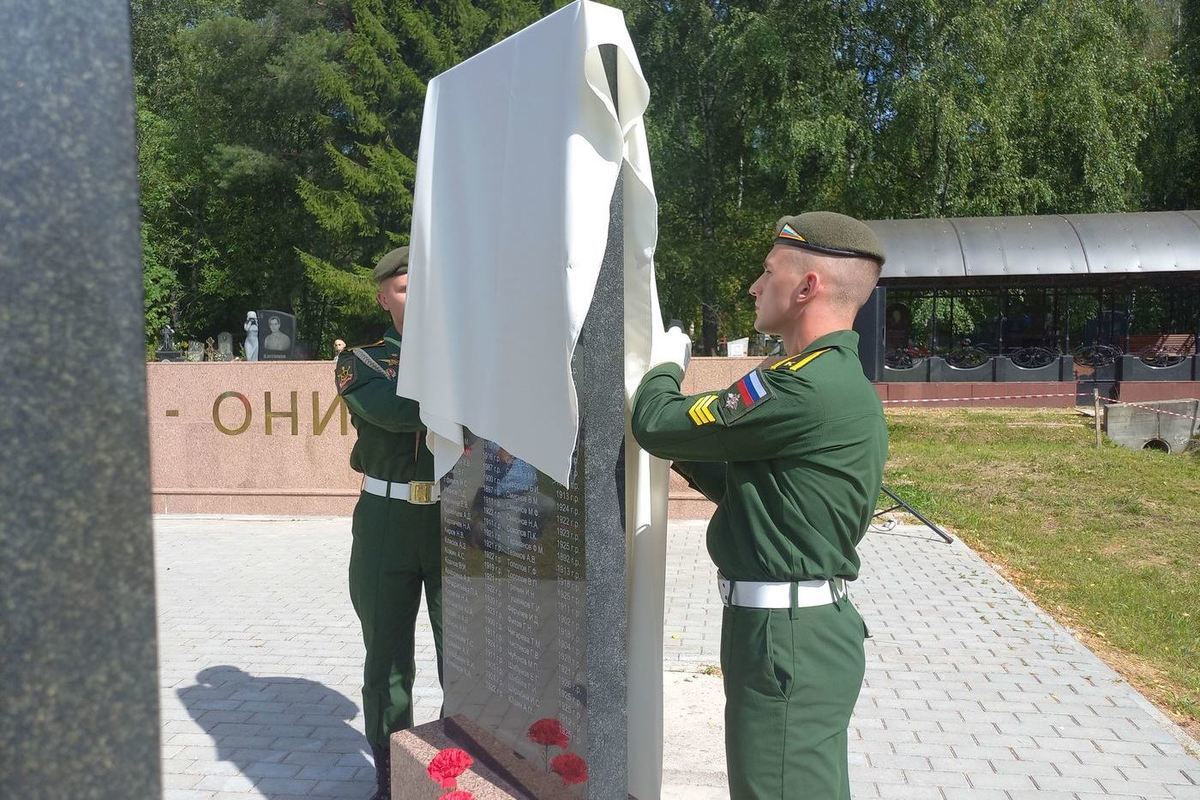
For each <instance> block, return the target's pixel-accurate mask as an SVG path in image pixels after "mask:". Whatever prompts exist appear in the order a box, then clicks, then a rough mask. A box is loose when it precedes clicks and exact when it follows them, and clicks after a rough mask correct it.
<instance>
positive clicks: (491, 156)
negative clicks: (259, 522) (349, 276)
mask: <svg viewBox="0 0 1200 800" xmlns="http://www.w3.org/2000/svg"><path fill="white" fill-rule="evenodd" d="M603 44H613V45H616V48H617V59H616V71H617V94H618V96H617V101H618V102H617V103H616V104H615V106H616V107H615V108H614V103H613V98H612V96H611V92H610V89H609V84H608V80H607V78H606V76H605V71H604V66H603V64H602V62H601V57H600V51H599V46H600V45H603ZM648 101H649V89H648V87H647V85H646V81H645V79H644V78H643V76H642V72H641V67H640V66H639V64H638V60H637V55H636V54H635V52H634V49H633V45H632V42H631V41H630V39H629V33H628V31H627V30H626V28H625V21H624V17H623V15H622V14H621V12H620V11H618V10H617V9H614V8H610V7H607V6H603V5H600V4H598V3H595V2H591V1H590V0H577V2H575V3H572V4H571V5H568V6H566V7H564V8H562V9H560V10H559V11H557V12H556V13H554V14H551V15H550V16H548V17H546V18H544V19H542V20H540V21H539V22H537V23H535V24H533V25H531V26H530V27H528V28H526V29H525V30H523V31H521V32H519V33H517V34H515V35H514V36H511V37H509V38H508V39H506V40H504V41H503V42H501V43H499V44H497V45H495V46H494V47H492V48H490V49H488V50H486V51H484V52H482V53H480V54H479V55H477V56H475V57H473V58H471V59H469V60H467V61H465V62H463V63H462V64H459V65H458V66H456V67H454V68H453V69H451V70H449V71H447V72H445V73H443V74H442V75H439V76H438V77H436V78H434V79H433V80H432V81H431V82H430V83H429V87H428V91H427V94H426V98H425V116H424V120H423V122H422V128H421V144H420V152H419V158H418V162H417V180H416V192H415V203H414V208H413V227H412V239H411V246H410V251H409V255H410V263H409V285H408V306H407V310H406V316H405V324H404V331H403V333H404V336H403V345H402V350H401V358H400V372H399V379H398V382H397V392H398V394H400V395H402V396H404V397H410V398H413V399H416V400H418V401H420V403H421V417H422V420H423V421H424V422H425V424H426V426H427V427H428V429H429V444H430V448H431V449H432V450H433V453H434V458H435V472H436V476H437V477H438V478H440V477H441V476H443V475H445V474H446V473H447V472H448V471H449V470H450V469H451V468H452V467H453V466H454V464H455V462H457V460H458V458H459V456H460V455H461V453H462V427H463V426H467V427H469V428H470V429H471V430H472V431H473V432H475V433H476V434H478V435H480V436H483V437H485V438H487V439H490V440H492V441H494V442H496V443H497V444H499V445H500V446H502V447H504V449H506V450H508V451H509V452H510V453H512V454H513V455H515V456H517V457H519V458H521V459H523V460H525V461H527V462H529V463H530V464H532V465H534V466H535V467H537V468H538V469H539V470H541V471H542V472H544V473H546V474H548V475H550V476H551V477H553V478H554V479H555V480H557V481H559V482H560V483H562V484H566V483H567V482H568V479H569V474H570V465H571V454H572V452H573V450H574V446H575V438H576V434H577V431H578V423H579V419H578V407H577V401H576V394H575V386H574V383H573V381H572V379H571V355H572V353H573V352H574V349H575V345H576V342H577V341H578V338H579V331H580V329H581V327H582V326H583V321H584V317H585V316H586V314H587V310H588V307H589V306H590V304H591V299H592V294H593V292H594V290H595V285H596V279H597V276H598V275H599V271H600V264H601V260H602V258H603V255H604V251H605V247H606V241H607V238H608V227H609V216H610V214H609V205H610V202H611V199H612V193H613V189H614V187H615V186H616V181H617V176H618V173H619V172H620V170H621V169H622V167H624V170H625V173H624V174H625V180H624V183H623V186H624V191H623V201H624V226H625V228H624V231H625V236H624V252H625V354H626V355H625V359H626V363H625V383H626V396H627V400H628V399H629V398H630V397H631V396H632V393H633V391H634V389H636V387H637V384H638V381H639V380H640V379H641V377H642V375H643V374H645V372H646V369H647V365H648V363H649V360H650V352H651V343H652V339H653V338H655V337H658V336H661V335H662V333H663V330H662V316H661V312H660V310H659V306H658V293H657V290H656V288H655V284H654V264H653V258H654V245H655V241H656V239H657V236H658V220H657V203H656V201H655V197H654V184H653V179H652V177H651V172H650V158H649V151H648V149H647V146H646V134H645V129H644V127H643V123H642V114H643V112H644V111H645V109H646V105H647V103H648ZM626 435H627V446H626V460H627V465H626V466H627V469H626V475H627V486H626V503H627V509H626V510H627V513H626V519H627V521H628V529H627V531H626V535H627V537H629V554H630V561H629V586H628V593H629V595H628V596H629V608H630V613H629V637H630V644H629V680H628V711H629V713H628V730H629V750H628V758H629V791H630V794H631V795H633V796H634V797H635V798H637V800H658V798H659V796H660V794H661V782H662V621H663V594H664V589H665V562H666V518H667V506H666V503H667V468H666V464H665V463H664V462H662V461H659V460H657V459H654V458H651V457H650V456H648V455H647V454H646V453H644V452H642V451H641V450H640V449H639V448H638V447H637V445H636V443H634V441H633V439H632V437H630V436H629V435H628V430H627V431H626Z"/></svg>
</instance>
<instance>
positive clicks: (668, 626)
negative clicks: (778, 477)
mask: <svg viewBox="0 0 1200 800" xmlns="http://www.w3.org/2000/svg"><path fill="white" fill-rule="evenodd" d="M705 525H706V523H705V521H702V520H700V521H672V523H671V526H670V530H669V539H668V542H669V543H668V565H667V600H666V618H665V620H664V639H665V645H664V654H663V661H664V664H663V667H664V670H665V683H664V687H665V688H664V698H665V709H666V710H665V720H666V722H665V737H664V753H665V755H664V790H663V797H664V799H665V800H709V799H710V798H712V799H713V800H715V799H716V798H724V797H727V796H728V794H727V790H726V789H725V785H724V781H725V771H724V741H723V736H724V735H723V727H722V709H723V704H724V698H723V696H722V691H721V681H720V678H719V677H718V676H716V675H711V674H701V673H702V671H705V670H708V669H709V668H710V667H711V666H712V665H715V664H717V662H718V661H719V651H720V619H721V607H720V601H719V599H718V598H717V594H716V588H715V581H714V579H713V571H712V566H711V564H710V563H709V560H708V556H707V554H706V553H705V551H704V537H703V532H704V528H705ZM155 534H156V535H155V541H156V564H157V575H158V596H159V608H158V612H159V647H160V656H159V658H160V666H161V697H162V703H163V757H164V761H163V768H164V773H165V775H164V779H165V780H164V785H165V789H164V797H165V798H168V799H169V800H185V799H190V798H197V799H198V800H216V798H265V799H266V800H289V799H290V798H293V797H337V798H345V799H346V800H353V799H355V798H366V797H368V796H369V795H370V793H371V790H372V780H371V775H372V771H371V762H370V753H369V749H368V748H367V746H366V742H365V740H364V739H363V738H362V716H361V711H360V708H359V686H360V670H361V668H360V662H359V659H360V658H361V656H362V645H361V642H360V639H359V631H358V623H357V620H356V618H355V617H354V612H353V609H352V608H351V607H350V602H349V599H348V597H347V595H346V570H347V565H348V562H349V550H350V522H349V520H348V519H346V518H319V519H312V518H309V519H296V520H291V519H267V518H253V517H242V518H220V517H205V518H196V517H159V518H157V519H156V521H155ZM861 554H862V560H863V573H862V577H861V579H860V580H859V581H858V582H857V583H856V584H855V585H854V586H853V588H852V590H851V594H852V597H853V599H854V602H855V603H856V604H857V605H858V606H859V608H860V609H861V611H862V613H863V616H864V617H865V618H866V620H867V623H868V625H869V626H870V628H871V633H872V639H871V640H870V641H868V643H867V678H866V682H865V684H864V687H863V693H862V696H861V697H860V699H859V703H858V706H857V708H856V711H855V716H854V719H853V721H852V723H851V754H850V757H851V765H852V767H851V769H852V780H853V786H854V796H855V798H886V800H897V799H898V798H905V797H914V798H921V800H952V798H971V799H972V800H990V798H998V800H1020V799H1021V798H1026V797H1034V796H1036V797H1038V798H1045V800H1054V798H1058V797H1064V798H1070V800H1085V798H1098V797H1109V798H1138V797H1140V798H1157V797H1164V798H1171V799H1172V800H1181V799H1183V800H1200V746H1198V745H1197V744H1196V743H1195V741H1193V740H1191V739H1189V738H1188V737H1187V736H1186V734H1184V733H1183V731H1182V730H1180V729H1179V728H1178V727H1176V726H1174V725H1173V724H1171V722H1170V721H1169V720H1167V719H1166V718H1165V717H1164V716H1163V715H1162V714H1161V713H1159V712H1158V711H1157V710H1156V709H1155V708H1154V707H1153V706H1152V705H1151V704H1150V703H1149V702H1147V701H1146V700H1145V699H1144V698H1142V697H1141V696H1140V695H1139V694H1138V693H1137V692H1136V691H1134V690H1133V688H1132V687H1131V686H1129V684H1128V683H1126V682H1125V681H1124V680H1123V679H1121V678H1120V676H1118V675H1117V674H1116V673H1115V672H1113V671H1112V670H1111V669H1110V668H1108V667H1107V666H1106V665H1105V664H1103V662H1101V661H1100V660H1099V659H1098V658H1096V656H1095V655H1093V654H1092V653H1091V652H1090V651H1088V650H1087V649H1086V648H1085V647H1084V646H1083V645H1082V644H1081V643H1080V642H1079V641H1078V640H1076V639H1075V638H1074V637H1073V636H1072V635H1071V634H1070V633H1069V632H1068V631H1067V630H1065V629H1064V628H1063V627H1062V626H1060V625H1058V624H1057V623H1056V622H1054V621H1053V620H1052V619H1050V617H1049V616H1047V615H1046V614H1044V613H1043V612H1042V611H1040V610H1039V609H1038V608H1037V607H1036V606H1034V605H1033V604H1032V603H1031V602H1030V601H1029V600H1028V599H1027V598H1025V597H1024V596H1023V595H1021V594H1020V593H1019V592H1018V591H1017V590H1016V589H1014V588H1013V587H1012V586H1011V585H1009V584H1008V583H1007V582H1005V581H1004V580H1003V579H1002V578H1001V577H1000V576H999V575H998V574H997V573H996V572H995V571H994V570H993V569H992V568H991V567H990V566H988V565H987V564H986V563H985V562H984V561H982V559H980V558H979V557H978V556H977V555H975V554H974V553H973V552H972V551H971V550H970V549H968V548H967V547H965V546H964V545H962V544H960V543H956V544H953V545H944V544H941V543H940V542H939V541H938V540H937V539H936V538H935V537H933V536H932V535H931V534H929V533H928V532H927V531H924V530H922V529H921V528H918V527H903V526H902V527H899V528H897V529H895V530H893V531H891V532H889V533H872V534H870V535H869V536H868V537H867V539H866V540H865V541H864V542H863V545H862V547H861ZM417 637H418V638H417V642H418V653H417V658H418V665H419V668H420V670H421V671H422V675H423V676H426V677H427V678H428V679H424V678H422V679H419V680H418V687H419V688H418V691H417V692H416V693H415V694H416V709H415V710H416V717H417V721H418V722H423V721H427V720H430V719H433V717H434V716H435V715H436V713H437V710H438V708H439V707H440V705H441V692H440V690H439V689H438V687H437V685H436V682H435V681H434V680H433V679H432V677H431V676H432V675H433V674H434V671H433V658H434V656H433V638H432V634H431V633H430V630H429V627H428V623H427V621H426V618H425V615H424V612H422V614H421V616H420V617H419V626H418V633H417Z"/></svg>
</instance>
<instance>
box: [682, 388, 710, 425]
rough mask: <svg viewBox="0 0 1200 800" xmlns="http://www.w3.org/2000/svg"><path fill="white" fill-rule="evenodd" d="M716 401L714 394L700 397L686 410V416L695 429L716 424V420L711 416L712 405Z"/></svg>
mask: <svg viewBox="0 0 1200 800" xmlns="http://www.w3.org/2000/svg"><path fill="white" fill-rule="evenodd" d="M716 400H717V396H716V395H715V394H706V395H701V396H700V397H698V398H697V399H696V402H694V403H692V407H691V408H689V409H688V416H689V417H691V418H692V424H693V425H696V426H697V427H699V426H701V425H708V424H710V423H713V422H716V421H717V418H716V417H715V416H713V412H712V404H713V403H715V402H716Z"/></svg>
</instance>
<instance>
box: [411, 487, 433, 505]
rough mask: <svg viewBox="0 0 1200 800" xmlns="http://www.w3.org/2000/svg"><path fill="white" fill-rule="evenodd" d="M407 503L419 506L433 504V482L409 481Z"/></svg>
mask: <svg viewBox="0 0 1200 800" xmlns="http://www.w3.org/2000/svg"><path fill="white" fill-rule="evenodd" d="M408 502H410V503H415V504H417V505H419V506H427V505H432V504H433V481H409V482H408Z"/></svg>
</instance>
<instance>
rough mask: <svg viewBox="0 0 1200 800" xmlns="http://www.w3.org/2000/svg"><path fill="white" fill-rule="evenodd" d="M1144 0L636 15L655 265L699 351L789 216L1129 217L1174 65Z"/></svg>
mask: <svg viewBox="0 0 1200 800" xmlns="http://www.w3.org/2000/svg"><path fill="white" fill-rule="evenodd" d="M1147 13H1148V12H1147V7H1146V6H1145V5H1144V3H1143V2H1142V0H1046V2H1040V3H1029V2H1024V0H999V2H987V1H986V0H892V1H891V2H887V3H883V2H868V3H850V2H834V3H829V2H824V1H821V2H818V1H817V0H800V2H786V3H785V2H782V0H672V2H670V3H667V2H654V3H633V4H630V6H629V11H628V15H629V17H630V18H631V20H632V22H633V27H634V34H635V41H637V42H638V43H639V46H640V47H641V51H642V63H643V66H644V67H645V70H646V74H647V79H648V80H649V82H650V85H651V91H652V93H653V98H652V100H651V106H650V111H649V126H650V129H651V142H652V156H653V157H654V159H655V176H656V182H657V185H658V189H659V197H660V203H661V224H660V230H661V234H660V245H659V259H658V261H659V269H660V286H662V287H664V292H663V293H664V304H665V305H667V307H668V309H669V313H673V314H674V315H677V316H679V317H680V318H683V319H690V320H693V321H695V322H697V323H699V324H700V328H701V332H702V336H701V341H702V343H703V349H705V350H706V351H710V352H711V350H712V348H713V347H714V346H715V343H716V338H717V336H718V335H719V334H726V335H729V336H741V335H745V333H747V332H748V331H749V320H750V316H751V314H750V303H749V301H748V299H747V298H745V296H744V290H745V286H746V285H747V283H748V281H749V279H750V278H751V277H752V275H753V272H754V270H755V268H756V262H757V261H758V259H759V258H761V253H762V252H763V249H764V247H765V244H766V242H767V238H766V237H767V235H768V230H767V229H768V227H769V225H770V223H772V222H773V221H774V220H775V219H777V218H778V217H779V216H781V215H782V214H784V213H795V212H797V211H799V210H802V209H808V208H826V209H831V210H837V211H844V212H847V213H852V214H856V215H858V216H863V217H867V218H887V217H917V216H955V215H970V214H1020V213H1055V212H1070V211H1076V212H1083V211H1117V210H1124V209H1128V208H1136V207H1137V206H1138V203H1139V202H1140V191H1141V177H1142V176H1141V171H1140V170H1139V167H1138V158H1137V157H1138V151H1139V148H1140V147H1141V144H1142V142H1143V140H1144V139H1145V137H1146V135H1147V133H1148V131H1149V129H1150V124H1151V116H1152V108H1153V107H1154V105H1155V103H1156V102H1158V101H1159V99H1160V95H1161V93H1162V92H1161V89H1162V86H1163V84H1164V81H1165V70H1164V69H1163V68H1162V64H1161V63H1156V62H1155V61H1154V59H1153V58H1152V57H1151V56H1150V55H1148V52H1147V47H1146V40H1147V38H1148V36H1149V35H1150V32H1149V26H1148V24H1147V18H1148V17H1147Z"/></svg>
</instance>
